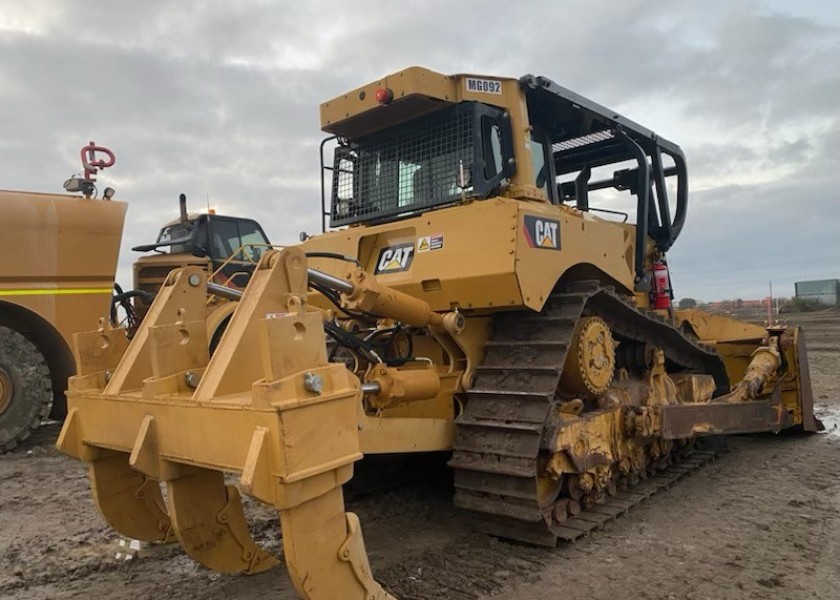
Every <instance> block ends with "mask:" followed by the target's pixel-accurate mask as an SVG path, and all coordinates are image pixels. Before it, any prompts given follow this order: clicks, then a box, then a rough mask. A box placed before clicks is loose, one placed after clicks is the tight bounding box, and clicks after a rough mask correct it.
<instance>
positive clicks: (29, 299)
mask: <svg viewBox="0 0 840 600" xmlns="http://www.w3.org/2000/svg"><path fill="white" fill-rule="evenodd" d="M80 155H81V161H82V171H81V173H80V174H79V175H78V176H74V177H71V178H69V179H68V180H67V181H66V182H65V184H64V188H65V191H66V192H69V193H65V194H47V193H36V192H23V191H14V190H0V205H1V206H2V207H0V219H2V221H3V224H4V226H5V230H6V235H5V236H4V237H3V241H2V246H3V248H5V252H4V254H5V255H6V256H10V257H14V258H15V260H9V261H6V262H5V263H4V266H3V270H2V276H0V453H2V452H6V451H8V450H11V449H13V448H14V447H16V446H17V445H18V444H19V443H20V442H21V441H23V440H25V439H27V438H28V437H29V436H30V435H31V433H32V432H33V431H34V430H35V429H37V428H38V427H39V426H40V425H41V423H42V422H43V421H44V420H45V419H47V418H50V419H53V420H61V419H63V418H64V417H65V416H66V413H67V406H66V400H65V390H66V389H67V380H68V378H69V377H71V376H72V375H73V374H74V373H75V363H74V359H73V352H72V350H71V348H72V345H73V336H74V335H75V334H76V333H78V332H83V331H88V330H90V329H91V328H93V327H95V326H96V324H97V323H98V322H99V319H100V318H101V317H103V316H105V315H107V319H108V320H109V322H110V324H113V325H116V324H117V323H118V321H119V320H125V321H126V325H127V330H128V333H129V334H132V333H133V331H134V330H135V329H136V327H137V325H138V324H139V321H140V320H142V318H143V316H144V314H145V310H146V308H147V307H148V304H149V303H150V302H151V300H152V299H153V298H154V294H155V293H156V292H157V290H158V288H159V287H160V284H161V283H162V281H163V277H164V276H165V275H166V274H167V273H169V271H170V270H171V269H172V268H174V267H182V266H188V265H193V266H197V267H199V268H202V269H204V270H206V271H207V272H208V273H210V274H211V276H212V278H213V279H214V280H215V281H217V282H218V283H219V284H220V285H225V286H229V287H233V288H236V287H237V286H238V287H244V286H245V285H246V284H247V280H248V278H249V277H250V273H251V271H253V269H254V266H255V265H256V259H257V258H258V257H259V254H260V253H261V252H262V251H263V250H264V249H265V248H267V247H269V246H270V244H269V241H268V238H267V237H266V235H265V232H264V231H263V229H262V227H260V225H259V224H258V223H257V222H256V221H254V220H252V219H246V218H240V217H227V216H221V215H218V216H217V215H215V214H198V213H191V214H187V211H186V197H185V195H184V194H181V196H180V204H181V217H180V218H179V219H177V220H175V221H172V222H170V223H167V224H166V225H164V227H163V228H162V229H161V231H160V234H159V235H158V239H157V242H156V243H154V244H148V245H143V246H138V247H135V248H134V250H135V251H139V252H149V251H152V250H154V251H156V254H155V255H153V256H142V257H140V258H139V259H138V260H137V261H136V262H135V263H134V288H133V289H130V290H128V291H123V289H122V287H120V286H119V285H118V284H116V283H115V281H114V280H115V274H116V269H117V258H118V255H119V248H120V242H121V239H122V232H123V226H124V222H125V215H126V211H127V209H128V206H127V204H126V203H125V202H120V201H117V200H113V199H112V198H113V196H114V193H115V192H114V190H113V188H110V187H107V188H104V189H103V192H102V196H101V198H98V197H97V195H98V190H97V188H96V181H97V175H98V173H99V172H100V171H101V170H102V169H106V168H109V167H111V166H113V165H114V163H115V161H116V158H115V156H114V153H113V152H112V151H111V150H109V149H108V148H105V147H104V146H98V145H96V143H95V142H90V143H89V144H87V145H86V146H84V147H82V149H81V151H80ZM161 248H166V249H167V250H168V252H164V251H163V250H161ZM225 304H226V302H219V301H213V302H211V303H209V304H208V314H212V315H213V318H214V319H216V321H217V324H216V325H215V326H214V330H216V329H219V324H222V325H223V324H224V323H226V322H227V319H228V318H229V316H230V312H231V311H230V307H227V306H225ZM120 309H123V310H124V315H125V316H124V318H123V319H120V317H119V316H118V311H120Z"/></svg>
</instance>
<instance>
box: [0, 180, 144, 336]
mask: <svg viewBox="0 0 840 600" xmlns="http://www.w3.org/2000/svg"><path fill="white" fill-rule="evenodd" d="M126 209H127V205H126V204H124V203H122V202H109V201H101V200H88V199H85V198H80V197H77V196H63V195H58V194H33V193H24V192H10V191H0V224H2V231H3V235H2V236H0V252H2V255H3V256H6V257H15V260H7V261H4V264H3V269H2V270H0V299H2V300H3V301H5V302H9V303H13V304H18V305H20V306H23V307H25V308H26V309H28V310H30V311H32V312H34V313H36V314H38V315H40V316H41V317H42V318H43V319H45V320H46V321H48V322H49V323H51V324H52V325H53V326H54V327H55V328H56V329H57V330H58V331H59V332H60V333H61V335H62V336H63V337H64V338H65V339H66V340H67V341H68V344H69V342H70V340H71V339H72V335H73V333H75V332H78V331H86V330H89V329H94V328H96V326H97V323H98V319H99V318H100V317H102V316H105V315H106V314H107V312H108V307H109V304H110V297H111V288H112V287H113V285H114V276H115V273H116V268H117V257H118V255H119V247H120V240H121V238H122V229H123V222H124V220H125V213H126Z"/></svg>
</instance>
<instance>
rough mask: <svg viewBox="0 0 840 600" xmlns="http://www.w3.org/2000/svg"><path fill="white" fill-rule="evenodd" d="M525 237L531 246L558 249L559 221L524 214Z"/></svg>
mask: <svg viewBox="0 0 840 600" xmlns="http://www.w3.org/2000/svg"><path fill="white" fill-rule="evenodd" d="M525 239H526V240H528V245H529V246H531V248H546V249H548V250H559V249H560V222H559V221H555V220H554V219H543V218H542V217H535V216H534V215H525Z"/></svg>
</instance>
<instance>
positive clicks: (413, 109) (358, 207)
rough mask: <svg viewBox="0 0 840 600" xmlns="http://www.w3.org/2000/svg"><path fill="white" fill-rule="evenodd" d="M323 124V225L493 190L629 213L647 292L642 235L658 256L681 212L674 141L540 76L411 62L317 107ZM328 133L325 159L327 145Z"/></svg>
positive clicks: (638, 281) (387, 215) (603, 212)
mask: <svg viewBox="0 0 840 600" xmlns="http://www.w3.org/2000/svg"><path fill="white" fill-rule="evenodd" d="M321 124H322V128H323V129H324V130H325V131H327V132H329V133H332V134H334V137H331V138H327V140H325V141H324V144H322V167H323V168H322V173H323V178H324V181H323V185H322V190H323V191H324V197H323V198H322V213H323V225H324V229H325V230H326V228H327V220H329V225H330V226H331V227H341V226H347V225H350V226H356V225H373V224H377V223H383V222H388V221H394V220H397V219H403V218H406V217H410V216H414V215H417V214H420V213H423V212H425V211H428V210H432V209H437V208H442V207H445V206H450V205H454V204H458V203H465V202H469V201H474V200H484V199H489V198H492V197H496V196H506V197H512V198H517V199H522V200H527V201H538V202H539V201H541V202H550V203H552V204H558V205H559V204H562V205H566V206H568V207H569V208H572V209H575V210H578V211H582V212H587V213H589V212H592V213H597V214H598V215H599V216H602V217H607V218H610V217H612V216H616V215H617V216H620V217H623V218H624V221H627V220H628V219H630V218H631V217H632V216H635V224H636V228H635V229H636V230H635V260H634V265H633V267H634V286H635V287H636V288H637V290H643V289H645V286H646V285H648V282H647V275H646V274H647V273H648V271H649V269H650V263H651V260H652V258H651V250H652V249H651V248H650V246H649V243H648V240H651V241H652V242H653V244H654V248H653V250H654V251H655V252H658V253H664V252H665V251H667V250H668V249H669V248H670V247H671V245H672V244H673V243H674V241H675V240H676V238H677V236H678V235H679V233H680V230H681V229H682V226H683V222H684V220H685V215H686V208H687V197H688V181H687V172H686V164H685V158H684V156H683V153H682V151H681V150H680V148H679V147H678V146H677V145H676V144H673V143H671V142H669V141H668V140H665V139H663V138H661V137H659V136H657V135H656V134H654V133H653V132H652V131H650V130H648V129H646V128H645V127H642V126H641V125H638V124H637V123H634V122H633V121H630V120H629V119H626V118H624V117H622V116H621V115H618V114H617V113H615V112H614V111H612V110H609V109H607V108H605V107H603V106H601V105H599V104H596V103H595V102H592V101H590V100H588V99H586V98H584V97H582V96H580V95H578V94H576V93H574V92H572V91H571V90H568V89H566V88H564V87H562V86H559V85H557V84H556V83H554V82H553V81H551V80H549V79H546V78H544V77H534V76H533V75H526V76H524V77H521V78H519V79H518V80H517V79H505V78H498V79H496V78H492V79H491V78H486V77H476V76H471V75H452V76H443V75H440V74H437V73H433V72H432V71H428V70H425V69H421V68H417V67H412V68H409V69H406V70H404V71H401V72H399V73H396V74H394V75H390V76H388V77H387V78H384V79H382V80H380V81H378V82H374V83H373V84H370V85H368V86H365V87H362V88H359V89H357V90H354V91H353V92H350V93H349V94H346V95H344V96H341V97H339V98H336V99H334V100H332V101H330V102H327V103H325V104H323V105H322V106H321ZM522 131H525V132H528V133H526V135H524V136H523V135H521V134H517V133H515V132H522ZM331 142H332V143H333V144H334V145H335V149H334V152H333V157H332V161H331V162H330V161H328V160H325V159H324V152H323V150H324V148H326V147H327V145H328V144H329V143H331ZM672 177H673V178H675V180H676V181H675V185H669V183H670V182H669V181H667V180H668V179H669V178H672ZM327 181H331V184H328V183H326V182H327ZM669 187H670V188H672V189H675V191H676V194H675V199H674V201H673V202H672V201H671V200H670V199H669ZM606 189H612V190H617V191H620V192H628V193H629V194H631V195H633V196H635V197H636V202H635V207H633V208H631V210H629V211H628V212H620V211H615V210H613V209H610V208H606V207H602V206H598V205H597V202H593V194H594V193H597V192H598V191H600V190H606ZM327 194H329V202H328V201H327V198H326V195H327ZM613 196H614V194H613ZM327 204H329V208H327ZM672 207H673V208H672ZM630 213H634V215H633V214H630ZM672 215H673V216H672Z"/></svg>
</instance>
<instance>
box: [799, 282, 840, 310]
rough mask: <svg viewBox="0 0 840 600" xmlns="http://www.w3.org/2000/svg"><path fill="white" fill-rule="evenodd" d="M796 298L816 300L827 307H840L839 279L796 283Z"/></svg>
mask: <svg viewBox="0 0 840 600" xmlns="http://www.w3.org/2000/svg"><path fill="white" fill-rule="evenodd" d="M795 285H796V297H797V298H803V299H805V300H816V301H817V302H819V303H820V304H825V305H827V306H840V279H820V280H817V281H797V282H796V284H795Z"/></svg>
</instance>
